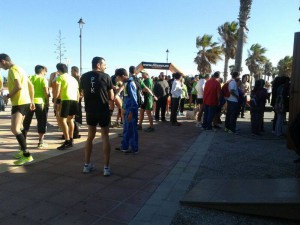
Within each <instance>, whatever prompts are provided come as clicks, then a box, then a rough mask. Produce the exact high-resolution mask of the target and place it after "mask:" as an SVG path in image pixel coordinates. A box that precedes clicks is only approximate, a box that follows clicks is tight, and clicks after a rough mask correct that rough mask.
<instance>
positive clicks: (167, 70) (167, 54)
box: [166, 49, 169, 76]
mask: <svg viewBox="0 0 300 225" xmlns="http://www.w3.org/2000/svg"><path fill="white" fill-rule="evenodd" d="M166 53H167V63H168V62H169V49H167V51H166ZM167 75H168V70H166V76H167Z"/></svg>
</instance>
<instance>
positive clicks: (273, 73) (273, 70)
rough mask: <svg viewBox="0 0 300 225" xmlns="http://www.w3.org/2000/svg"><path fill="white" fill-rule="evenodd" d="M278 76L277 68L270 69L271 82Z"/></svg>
mask: <svg viewBox="0 0 300 225" xmlns="http://www.w3.org/2000/svg"><path fill="white" fill-rule="evenodd" d="M277 75H278V68H277V67H276V66H273V67H272V78H273V80H274V79H275V77H276V76H277Z"/></svg>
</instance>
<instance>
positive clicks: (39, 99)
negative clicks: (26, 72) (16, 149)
mask: <svg viewBox="0 0 300 225" xmlns="http://www.w3.org/2000/svg"><path fill="white" fill-rule="evenodd" d="M45 74H46V67H44V66H41V65H37V66H36V67H35V75H33V76H31V77H29V80H30V81H31V83H32V84H33V87H34V100H33V101H34V105H35V110H34V111H29V112H28V113H27V114H26V116H25V119H24V122H23V128H24V134H25V138H26V136H27V132H28V131H29V128H30V124H31V121H32V117H33V114H34V113H35V116H36V119H37V127H38V133H39V143H38V146H37V147H38V148H40V149H43V148H45V147H48V145H47V144H46V143H44V136H45V133H46V128H47V111H48V107H49V92H48V91H49V89H48V81H47V79H46V77H45Z"/></svg>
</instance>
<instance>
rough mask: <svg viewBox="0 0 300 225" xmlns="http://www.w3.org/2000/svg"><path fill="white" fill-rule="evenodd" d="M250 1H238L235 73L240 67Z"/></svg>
mask: <svg viewBox="0 0 300 225" xmlns="http://www.w3.org/2000/svg"><path fill="white" fill-rule="evenodd" d="M251 5H252V0H240V12H239V17H238V20H239V25H240V27H239V31H238V43H237V49H236V55H235V68H234V70H235V71H238V72H240V71H241V66H242V56H243V46H244V41H245V30H247V31H248V28H247V20H248V19H249V18H250V16H249V14H250V10H251Z"/></svg>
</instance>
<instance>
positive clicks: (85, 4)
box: [0, 0, 300, 76]
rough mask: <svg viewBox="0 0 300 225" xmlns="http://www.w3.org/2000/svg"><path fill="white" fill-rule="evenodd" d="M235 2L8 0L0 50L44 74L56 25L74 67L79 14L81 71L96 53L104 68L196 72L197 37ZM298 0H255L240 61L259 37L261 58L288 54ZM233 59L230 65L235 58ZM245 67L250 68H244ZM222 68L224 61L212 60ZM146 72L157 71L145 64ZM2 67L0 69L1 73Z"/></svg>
mask: <svg viewBox="0 0 300 225" xmlns="http://www.w3.org/2000/svg"><path fill="white" fill-rule="evenodd" d="M239 2H240V1H239V0H211V1H204V0H152V1H141V0H140V1H138V0H126V1H125V0H110V1H104V0H84V1H83V0H76V1H72V0H64V1H58V0H48V1H43V0H26V1H24V0H10V1H2V2H1V7H0V15H1V27H0V43H1V44H0V53H7V54H8V55H10V56H11V58H12V60H13V61H14V62H15V64H17V65H19V66H21V67H23V68H24V69H25V71H26V72H27V73H28V74H34V66H35V65H37V64H42V65H45V66H47V67H48V75H49V74H50V73H51V72H53V71H55V65H56V63H57V62H58V60H57V59H56V57H57V54H55V53H54V51H55V49H56V47H55V44H56V43H57V41H56V39H57V37H58V33H59V30H61V32H62V36H63V37H64V43H65V47H66V50H67V52H66V53H65V58H66V59H64V60H63V61H64V62H66V60H67V59H68V60H69V61H70V66H73V65H76V66H78V67H79V58H80V57H79V26H78V23H77V22H78V20H79V19H80V18H81V17H82V18H83V20H84V21H85V23H86V24H85V25H84V27H83V37H82V41H83V72H87V71H89V70H90V68H91V60H92V58H93V57H94V56H102V57H104V58H105V59H106V63H107V67H108V68H107V71H106V72H107V73H108V74H110V75H111V74H113V73H114V70H115V69H116V68H120V67H124V68H126V69H128V67H129V66H130V65H138V64H139V63H140V62H141V61H150V62H151V61H152V62H166V50H167V49H169V51H170V53H169V62H172V63H174V64H175V65H176V66H177V67H178V68H179V69H181V70H182V71H183V72H184V73H185V74H187V75H188V74H193V75H195V74H197V73H198V72H197V66H196V64H195V63H194V62H193V60H194V58H195V56H196V52H197V48H196V44H195V42H196V37H197V36H202V35H203V34H211V35H213V38H214V40H215V41H218V39H219V36H218V33H217V27H218V26H220V25H222V24H224V23H225V22H226V21H233V20H237V16H238V12H239ZM298 8H299V1H297V0H288V1H287V0H253V6H252V9H251V18H250V19H249V22H248V28H249V33H248V40H247V44H245V46H244V56H243V60H244V59H245V58H246V57H247V50H248V49H249V48H250V46H251V45H252V44H255V43H259V44H261V45H262V46H263V47H265V48H266V49H267V50H268V51H267V53H266V56H267V57H268V58H269V59H270V60H271V61H272V63H273V65H277V63H278V61H279V60H280V59H282V58H284V56H286V55H292V54H293V41H294V33H295V32H297V31H299V26H300V24H299V22H298V19H299V18H300V11H299V10H298ZM233 63H234V62H233V61H230V63H229V65H231V64H233ZM243 68H244V72H247V68H246V67H245V66H243ZM213 70H214V71H216V70H220V71H223V61H221V62H219V63H218V64H217V65H215V66H213ZM149 72H150V74H151V75H158V74H159V72H160V71H157V70H149ZM6 74H7V72H6V71H2V75H4V76H6Z"/></svg>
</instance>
